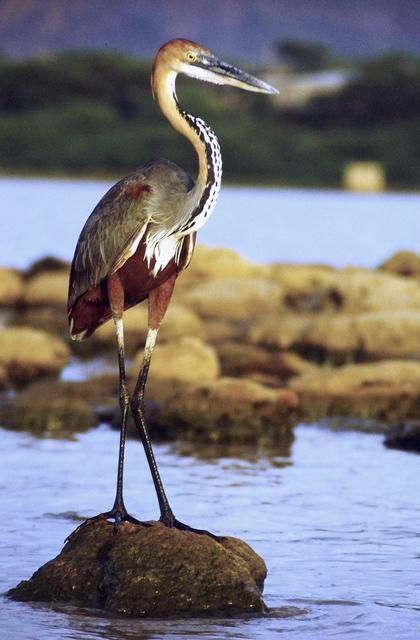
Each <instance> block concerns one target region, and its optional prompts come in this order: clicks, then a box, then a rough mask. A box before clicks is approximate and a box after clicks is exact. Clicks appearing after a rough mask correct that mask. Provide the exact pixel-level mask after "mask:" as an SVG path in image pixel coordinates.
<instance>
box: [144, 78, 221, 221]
mask: <svg viewBox="0 0 420 640" xmlns="http://www.w3.org/2000/svg"><path fill="white" fill-rule="evenodd" d="M176 75H177V74H176V72H175V71H172V70H167V69H159V68H158V69H156V70H154V74H153V78H152V86H153V92H154V94H155V96H156V99H157V101H158V103H159V106H160V108H161V110H162V113H163V114H164V115H165V116H166V118H167V119H168V120H169V122H170V123H171V124H172V126H173V127H174V129H176V130H177V131H179V132H180V133H182V135H184V136H185V137H186V138H188V140H189V141H190V142H191V143H192V145H193V146H194V149H195V150H196V153H197V156H198V176H197V181H196V184H195V186H194V188H193V189H192V190H191V201H192V203H193V204H192V211H191V218H190V222H192V224H189V225H188V229H189V230H195V229H196V228H198V227H199V226H202V224H204V222H205V220H206V218H207V217H208V215H209V214H210V213H211V211H212V209H213V207H214V205H215V203H216V197H217V194H218V192H219V189H220V183H221V178H222V157H221V152H220V146H219V142H218V140H217V138H216V135H215V134H214V132H213V131H212V129H211V128H210V127H209V126H207V125H206V123H205V122H204V120H202V119H201V118H196V117H195V116H192V115H190V114H189V113H186V112H185V111H183V110H182V109H181V107H180V105H179V103H178V100H177V97H176V92H175V79H176ZM186 229H187V227H185V228H184V229H183V230H186Z"/></svg>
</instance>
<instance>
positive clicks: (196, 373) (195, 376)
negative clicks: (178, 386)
mask: <svg viewBox="0 0 420 640" xmlns="http://www.w3.org/2000/svg"><path fill="white" fill-rule="evenodd" d="M142 360H143V352H140V353H139V354H137V356H136V357H135V359H134V362H133V366H132V367H131V369H130V375H133V376H137V375H138V372H139V370H140V366H141V363H142ZM149 375H150V378H149V380H150V384H151V385H153V384H154V382H155V381H158V380H159V381H169V380H171V381H179V382H182V383H189V382H192V383H195V382H197V381H204V382H205V381H208V380H215V379H216V378H217V377H218V376H219V375H220V365H219V360H218V358H217V353H216V351H215V350H214V349H213V347H211V346H210V345H208V344H206V343H205V342H203V341H202V340H200V339H199V338H181V339H180V340H176V341H173V342H166V343H165V344H157V346H156V348H155V350H154V352H153V358H152V363H151V365H150V374H149Z"/></svg>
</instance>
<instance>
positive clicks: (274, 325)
mask: <svg viewBox="0 0 420 640" xmlns="http://www.w3.org/2000/svg"><path fill="white" fill-rule="evenodd" d="M325 317H327V314H325ZM312 320H313V316H304V315H297V314H293V315H292V314H290V313H287V314H279V315H278V316H275V315H270V316H268V317H261V318H259V319H257V320H256V321H255V322H254V323H253V325H252V327H251V328H250V329H249V331H248V340H249V342H250V343H251V344H257V345H261V346H263V347H267V348H268V349H291V348H293V347H294V346H296V345H299V344H300V343H301V342H302V336H304V335H305V331H306V330H307V327H308V326H310V323H311V322H312Z"/></svg>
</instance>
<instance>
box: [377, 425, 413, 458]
mask: <svg viewBox="0 0 420 640" xmlns="http://www.w3.org/2000/svg"><path fill="white" fill-rule="evenodd" d="M384 445H385V446H386V447H388V448H389V449H401V450H402V451H415V452H417V453H420V422H418V421H417V422H403V423H401V424H396V425H394V426H393V427H392V428H391V429H390V431H389V433H388V434H387V436H386V438H385V440H384Z"/></svg>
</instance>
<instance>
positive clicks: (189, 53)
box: [185, 51, 197, 62]
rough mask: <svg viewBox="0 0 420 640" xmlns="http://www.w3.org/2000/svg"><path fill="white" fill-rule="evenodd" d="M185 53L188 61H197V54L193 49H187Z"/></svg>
mask: <svg viewBox="0 0 420 640" xmlns="http://www.w3.org/2000/svg"><path fill="white" fill-rule="evenodd" d="M185 55H186V58H187V60H188V62H195V61H196V60H197V56H196V55H195V53H193V52H192V51H187V53H186V54H185Z"/></svg>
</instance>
